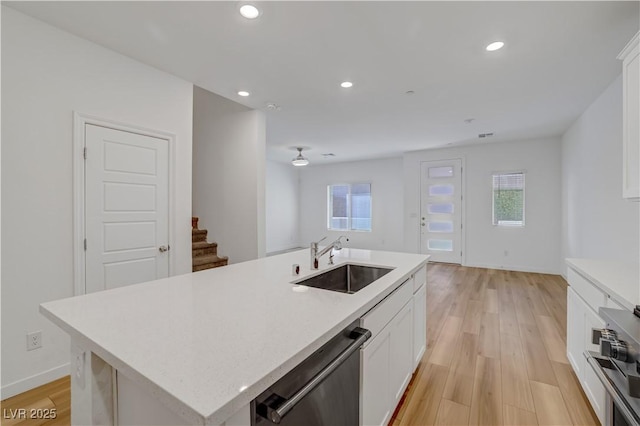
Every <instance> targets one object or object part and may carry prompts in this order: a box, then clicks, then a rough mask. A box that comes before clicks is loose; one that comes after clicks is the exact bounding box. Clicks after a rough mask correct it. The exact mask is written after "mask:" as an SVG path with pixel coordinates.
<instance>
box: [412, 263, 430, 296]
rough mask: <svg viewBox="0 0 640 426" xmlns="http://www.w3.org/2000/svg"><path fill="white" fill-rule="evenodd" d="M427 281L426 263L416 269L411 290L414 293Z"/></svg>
mask: <svg viewBox="0 0 640 426" xmlns="http://www.w3.org/2000/svg"><path fill="white" fill-rule="evenodd" d="M426 283H427V265H424V266H423V267H422V268H420V269H418V270H417V271H416V273H415V275H414V277H413V292H414V293H415V292H416V291H418V290H419V289H420V287H422V286H423V285H425V284H426Z"/></svg>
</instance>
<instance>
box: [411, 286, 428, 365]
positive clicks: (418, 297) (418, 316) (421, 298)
mask: <svg viewBox="0 0 640 426" xmlns="http://www.w3.org/2000/svg"><path fill="white" fill-rule="evenodd" d="M426 349H427V286H425V285H423V286H422V288H420V290H418V291H417V292H416V294H414V295H413V369H414V370H415V369H416V368H418V364H419V363H420V359H421V358H422V355H424V352H425V350H426Z"/></svg>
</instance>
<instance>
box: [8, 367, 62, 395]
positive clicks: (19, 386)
mask: <svg viewBox="0 0 640 426" xmlns="http://www.w3.org/2000/svg"><path fill="white" fill-rule="evenodd" d="M69 371H70V366H69V363H67V364H63V365H60V366H58V367H54V368H52V369H50V370H47V371H43V372H42V373H38V374H36V375H33V376H31V377H27V378H26V379H22V380H18V381H17V382H13V383H9V384H8V385H5V386H2V390H0V395H1V396H0V399H6V398H11V397H12V396H16V395H18V394H21V393H22V392H26V391H28V390H31V389H33V388H37V387H38V386H42V385H44V384H47V383H49V382H53V381H54V380H57V379H59V378H61V377H64V376H68V375H69Z"/></svg>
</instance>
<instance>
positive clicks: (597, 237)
mask: <svg viewBox="0 0 640 426" xmlns="http://www.w3.org/2000/svg"><path fill="white" fill-rule="evenodd" d="M562 188H563V195H562V200H563V202H562V223H563V229H562V259H563V272H564V271H565V266H564V258H567V257H584V258H599V259H617V260H621V261H629V262H638V259H639V258H640V247H639V246H640V243H639V241H640V226H639V222H640V216H639V210H638V208H639V203H634V202H629V201H626V200H624V199H623V198H622V77H621V76H620V77H618V78H617V79H616V80H614V81H613V82H612V83H611V85H610V86H609V87H608V88H607V89H606V90H605V91H604V92H603V93H602V94H601V95H600V97H598V99H596V100H595V101H594V102H593V104H591V106H590V107H589V108H588V109H587V110H586V111H585V112H584V113H583V114H582V115H581V116H580V118H578V120H576V122H575V123H574V124H573V125H572V126H571V127H570V128H569V130H567V132H566V133H565V134H564V136H563V137H562Z"/></svg>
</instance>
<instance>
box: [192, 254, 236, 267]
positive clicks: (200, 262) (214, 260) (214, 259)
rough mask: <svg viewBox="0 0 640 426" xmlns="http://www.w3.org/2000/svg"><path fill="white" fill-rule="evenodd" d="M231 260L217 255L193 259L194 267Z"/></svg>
mask: <svg viewBox="0 0 640 426" xmlns="http://www.w3.org/2000/svg"><path fill="white" fill-rule="evenodd" d="M228 260H229V258H228V257H226V256H218V255H215V254H211V255H208V256H199V257H194V258H193V266H200V265H204V264H207V263H218V262H222V261H228Z"/></svg>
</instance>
